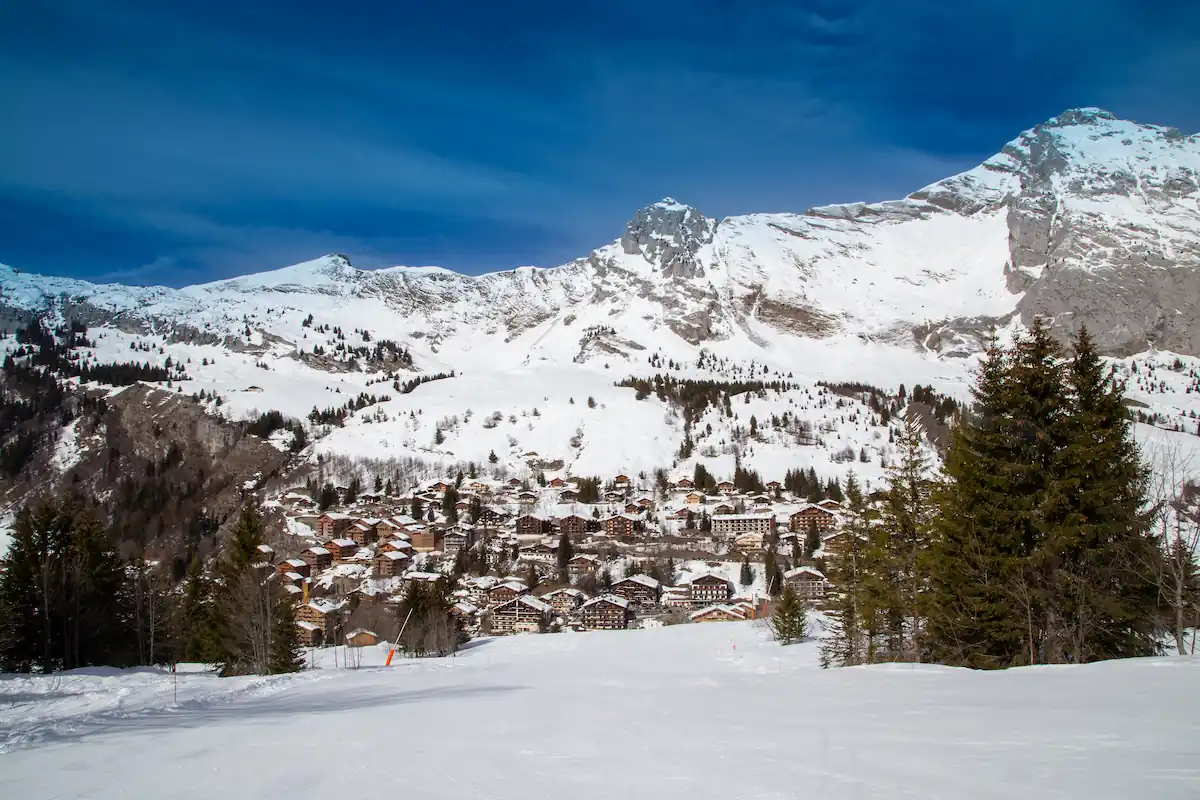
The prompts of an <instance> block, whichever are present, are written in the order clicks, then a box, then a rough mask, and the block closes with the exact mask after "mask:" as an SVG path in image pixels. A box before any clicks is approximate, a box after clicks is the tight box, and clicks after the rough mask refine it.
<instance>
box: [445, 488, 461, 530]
mask: <svg viewBox="0 0 1200 800" xmlns="http://www.w3.org/2000/svg"><path fill="white" fill-rule="evenodd" d="M456 503H458V490H457V489H455V488H454V487H453V486H448V487H446V491H445V493H444V494H443V495H442V515H443V516H445V517H446V523H447V524H449V525H453V524H454V523H456V522H458V509H457V508H455V504H456Z"/></svg>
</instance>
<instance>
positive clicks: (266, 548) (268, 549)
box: [258, 544, 275, 553]
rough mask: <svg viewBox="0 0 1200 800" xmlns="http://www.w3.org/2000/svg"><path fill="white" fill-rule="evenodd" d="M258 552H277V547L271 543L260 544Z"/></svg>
mask: <svg viewBox="0 0 1200 800" xmlns="http://www.w3.org/2000/svg"><path fill="white" fill-rule="evenodd" d="M258 552H260V553H274V552H275V548H274V547H271V545H269V544H260V545H259V546H258Z"/></svg>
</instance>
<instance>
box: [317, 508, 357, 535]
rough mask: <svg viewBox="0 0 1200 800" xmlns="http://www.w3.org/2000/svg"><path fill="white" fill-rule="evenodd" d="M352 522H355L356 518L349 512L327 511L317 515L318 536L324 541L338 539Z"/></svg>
mask: <svg viewBox="0 0 1200 800" xmlns="http://www.w3.org/2000/svg"><path fill="white" fill-rule="evenodd" d="M352 524H354V518H353V517H351V516H350V515H349V514H341V513H339V512H337V511H326V512H325V513H324V514H322V515H321V516H319V517H317V538H319V539H321V540H322V541H324V540H327V539H336V538H338V537H339V536H341V535H342V534H343V533H345V532H346V529H347V528H349V527H350V526H351V525H352Z"/></svg>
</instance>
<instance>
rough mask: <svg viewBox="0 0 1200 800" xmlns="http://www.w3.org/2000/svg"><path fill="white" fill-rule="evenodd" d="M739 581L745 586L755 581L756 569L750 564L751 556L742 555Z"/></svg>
mask: <svg viewBox="0 0 1200 800" xmlns="http://www.w3.org/2000/svg"><path fill="white" fill-rule="evenodd" d="M738 583H740V584H741V585H742V586H743V587H746V586H749V585H750V584H752V583H754V569H753V568H752V567H751V566H750V556H748V555H744V556H742V569H741V573H740V574H739V575H738Z"/></svg>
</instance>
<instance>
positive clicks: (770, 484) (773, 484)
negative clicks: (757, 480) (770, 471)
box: [763, 481, 783, 492]
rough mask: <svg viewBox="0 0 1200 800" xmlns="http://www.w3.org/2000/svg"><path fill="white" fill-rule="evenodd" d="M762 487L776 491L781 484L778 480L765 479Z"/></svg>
mask: <svg viewBox="0 0 1200 800" xmlns="http://www.w3.org/2000/svg"><path fill="white" fill-rule="evenodd" d="M763 488H764V489H766V490H767V491H768V492H777V491H779V490H780V489H782V488H783V484H781V483H780V482H779V481H767V482H766V483H765V484H763Z"/></svg>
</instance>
